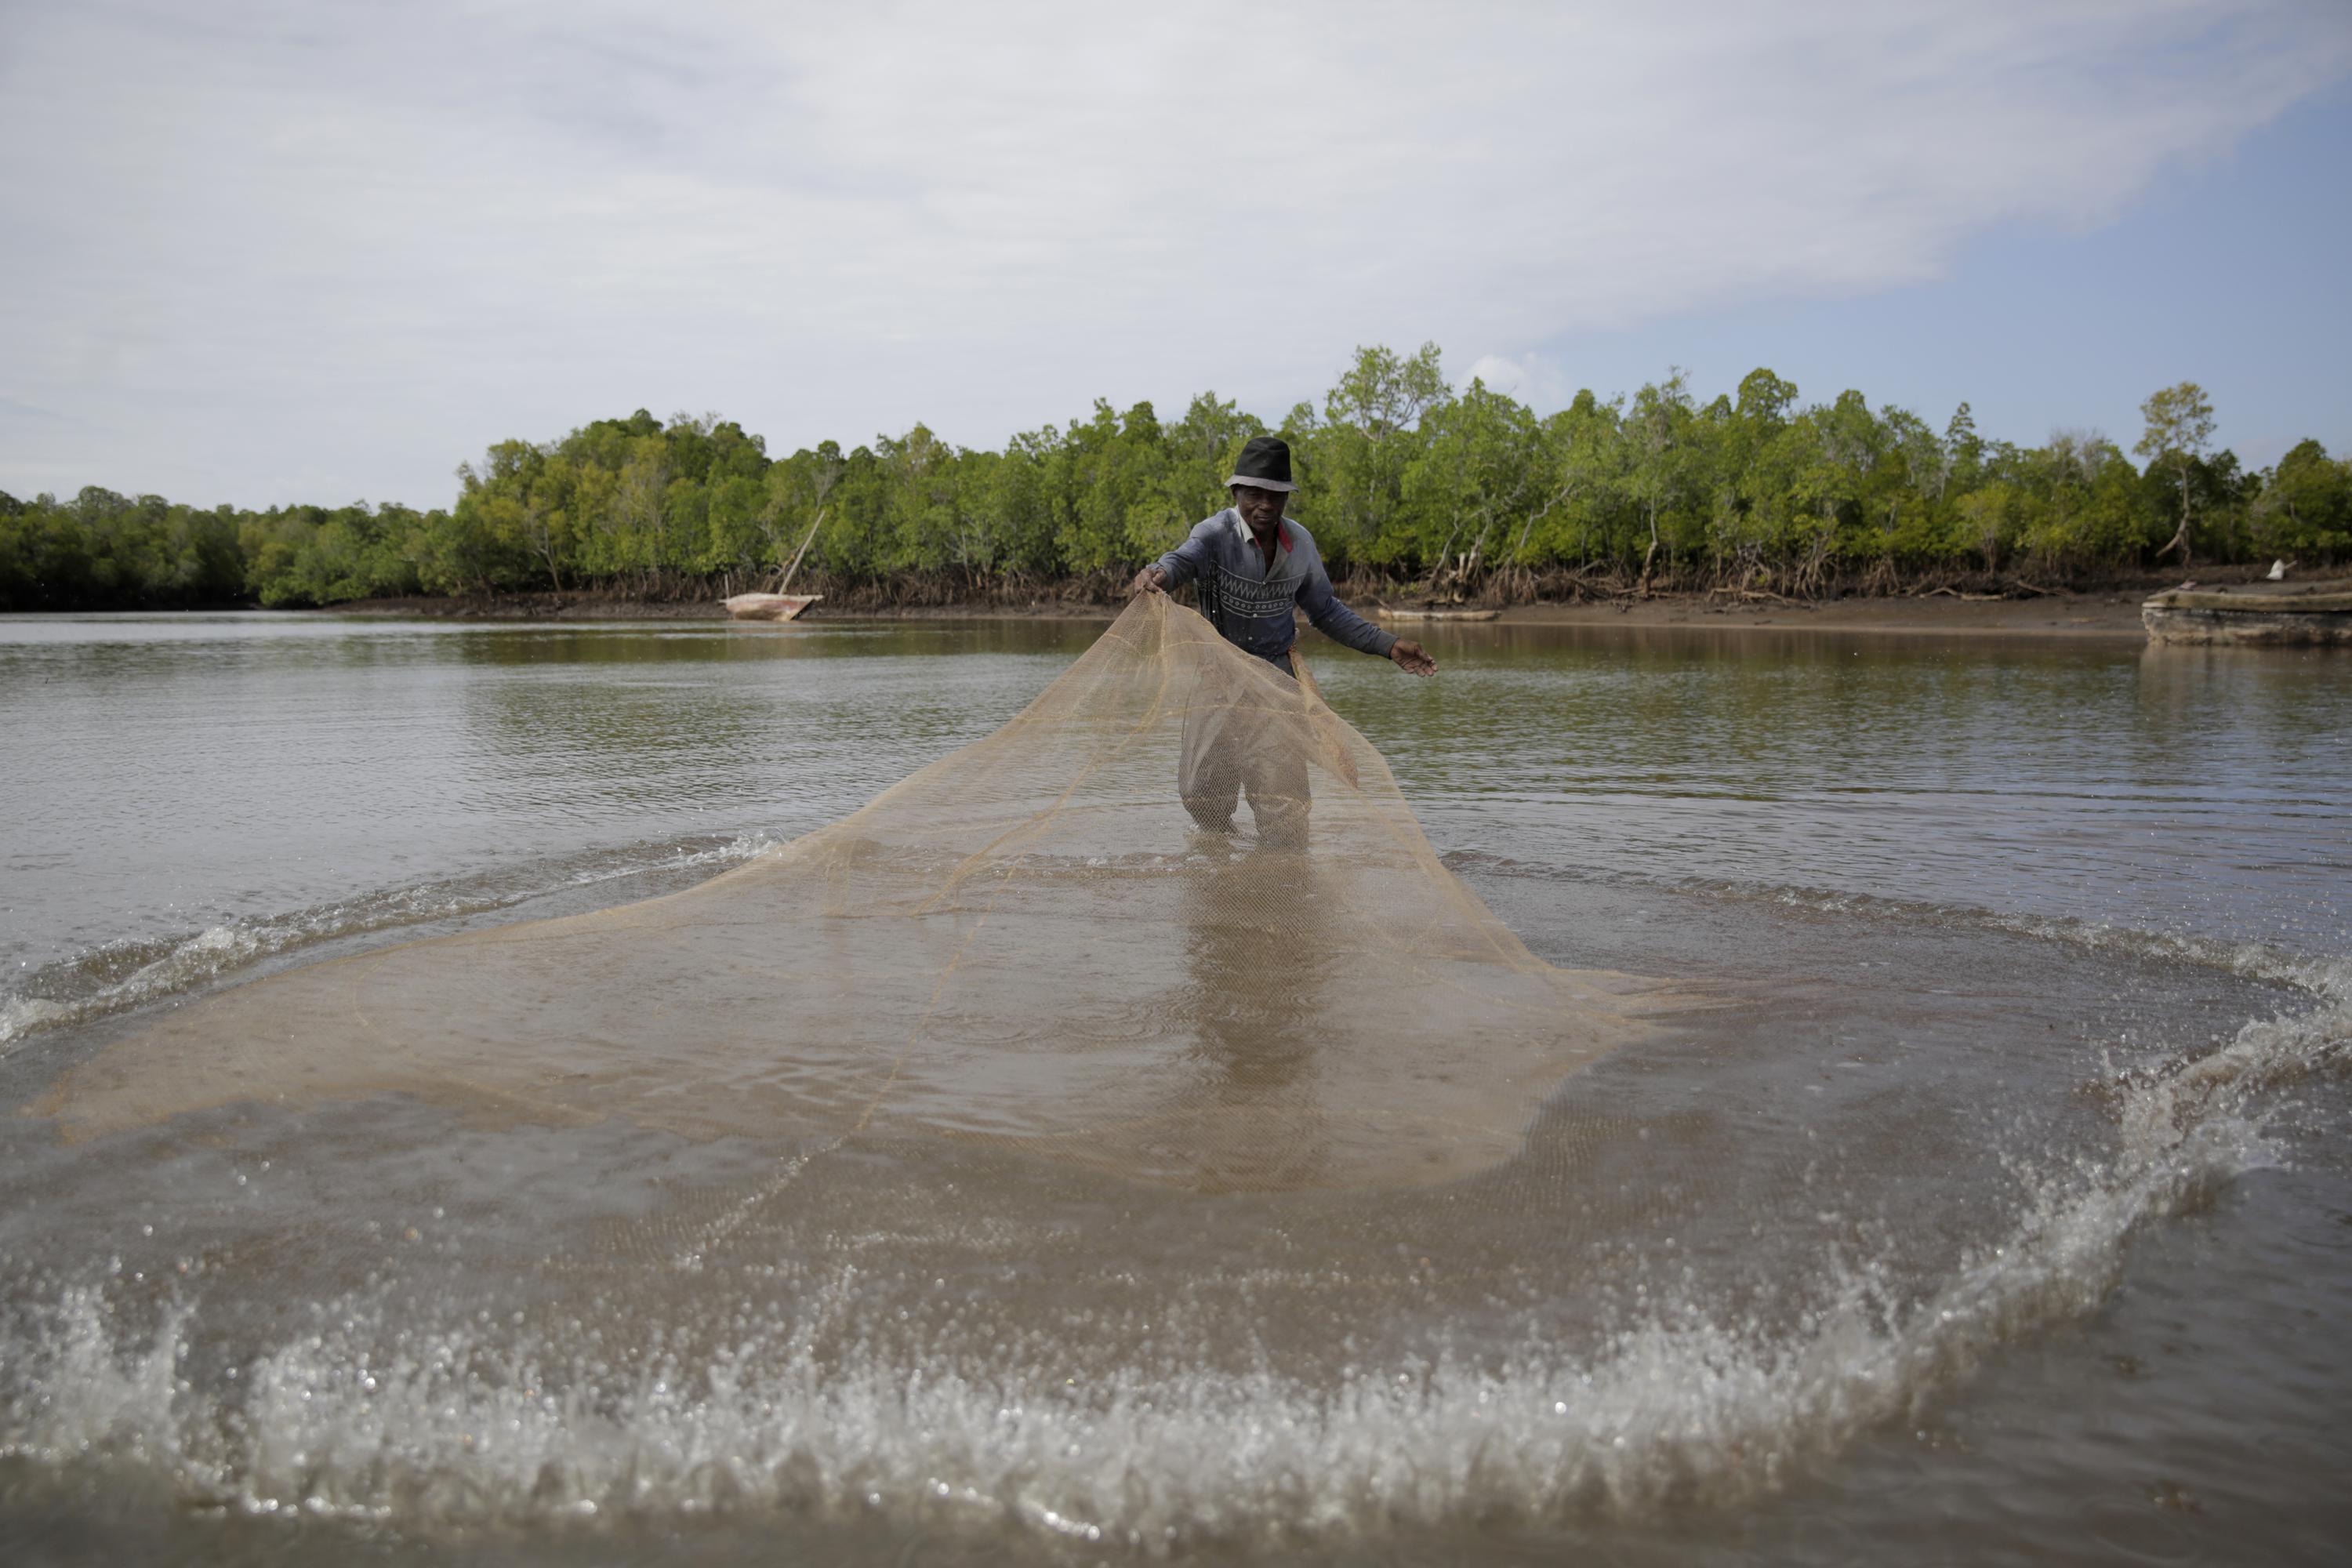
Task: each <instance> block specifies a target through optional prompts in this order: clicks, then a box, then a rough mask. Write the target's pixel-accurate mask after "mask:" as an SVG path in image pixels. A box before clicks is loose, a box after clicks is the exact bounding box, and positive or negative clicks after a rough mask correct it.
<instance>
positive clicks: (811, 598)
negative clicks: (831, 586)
mask: <svg viewBox="0 0 2352 1568" xmlns="http://www.w3.org/2000/svg"><path fill="white" fill-rule="evenodd" d="M822 598H824V595H823V594H738V595H735V596H734V597H733V598H731V599H722V600H720V601H719V604H720V605H721V606H722V607H723V608H724V609H725V610H726V611H727V613H728V614H729V615H730V616H734V617H735V618H736V619H737V620H739V621H789V620H793V619H796V618H797V617H798V616H799V615H800V613H801V612H802V611H803V610H805V609H807V608H808V607H809V606H810V605H814V604H815V603H816V602H817V601H818V600H819V599H822Z"/></svg>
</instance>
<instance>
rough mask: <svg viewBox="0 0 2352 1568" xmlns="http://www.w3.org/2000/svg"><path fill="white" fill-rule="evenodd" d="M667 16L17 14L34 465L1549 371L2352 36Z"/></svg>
mask: <svg viewBox="0 0 2352 1568" xmlns="http://www.w3.org/2000/svg"><path fill="white" fill-rule="evenodd" d="M653 15H655V16H657V17H658V19H647V17H648V14H646V13H645V11H644V8H642V7H624V6H619V5H604V4H601V3H599V4H550V5H525V4H511V5H315V4H314V5H286V6H270V5H239V4H236V3H234V0H215V3H212V4H207V5H204V6H201V7H188V6H184V5H164V6H156V7H152V8H148V9H142V8H140V7H138V6H135V5H134V6H119V7H113V8H107V9H98V8H93V7H89V6H86V5H63V4H58V5H46V6H44V5H31V6H26V5H18V6H16V7H15V8H13V9H11V10H10V11H9V12H7V13H6V14H5V19H0V62H5V63H0V195H5V200H6V205H7V211H8V212H9V214H10V230H11V233H10V238H9V242H8V244H7V245H6V246H5V247H0V343H5V352H4V353H0V488H8V489H36V488H42V487H53V488H71V487H72V486H75V485H78V484H79V483H81V482H84V481H85V480H96V481H100V482H105V483H109V484H113V485H116V486H118V487H120V488H149V489H162V490H164V491H166V492H168V493H172V494H175V495H184V496H187V497H190V498H191V499H208V498H211V497H214V496H226V497H230V498H232V499H236V500H244V501H260V500H268V499H279V498H285V497H289V496H295V495H302V496H309V497H315V498H317V499H322V500H339V499H347V498H349V497H351V496H353V495H358V494H362V493H363V494H369V495H373V496H377V497H392V496H398V497H401V498H404V499H409V500H415V501H419V502H437V501H440V500H444V499H446V496H447V494H448V493H449V492H450V489H452V485H451V481H450V480H449V479H448V478H447V475H448V473H449V471H450V469H451V468H453V467H454V466H455V464H456V463H457V461H459V460H460V459H461V458H465V457H467V456H468V455H470V454H472V453H474V452H475V451H478V449H479V447H482V446H483V445H484V444H486V443H487V442H488V441H490V440H492V439H495V438H498V437H503V436H507V435H530V436H534V437H544V436H551V435H555V434H559V433H561V432H562V430H564V429H566V428H568V427H570V426H572V425H574V424H577V423H580V422H581V421H583V420H585V419H588V418H591V417H594V416H598V415H601V414H605V413H615V412H624V413H625V412H626V411H627V410H628V409H629V408H631V407H635V406H636V405H641V404H642V405H646V406H650V407H652V408H653V409H654V410H655V411H656V413H667V412H669V411H670V410H671V409H673V408H677V407H691V408H695V409H703V408H710V407H716V408H719V409H722V410H724V411H725V412H727V413H728V414H729V415H730V416H735V417H739V418H740V419H742V420H743V421H744V422H745V424H746V425H747V426H750V427H751V428H754V429H759V430H762V431H764V432H766V433H768V434H769V435H770V436H771V437H772V439H774V440H775V441H777V442H779V443H782V444H793V443H797V442H800V441H805V440H813V439H815V438H818V437H821V436H825V435H832V436H835V437H840V438H843V439H845V440H853V441H854V440H857V439H861V438H864V437H866V436H867V435H869V434H870V433H872V432H873V431H876V430H878V429H885V428H887V429H900V428H903V427H904V426H907V425H908V424H909V423H911V422H912V421H913V420H914V419H916V418H917V417H922V418H925V419H928V420H929V421H930V422H931V423H932V424H933V426H935V427H937V428H940V430H941V431H942V432H943V433H946V434H948V435H950V437H954V438H957V439H961V440H966V441H975V442H977V441H994V440H998V439H1001V438H1002V437H1003V435H1005V434H1006V433H1007V432H1008V431H1010V430H1012V429H1013V428H1016V427H1021V426H1034V425H1036V424H1039V423H1043V422H1045V421H1046V420H1049V419H1058V418H1063V417H1067V416H1071V415H1074V414H1077V413H1081V412H1083V411H1084V409H1085V407H1086V405H1087V402H1088V401H1089V400H1090V399H1091V398H1092V397H1093V396H1094V395H1097V394H1100V395H1109V396H1111V397H1112V398H1114V400H1117V401H1122V402H1123V401H1126V400H1129V399H1131V398H1133V397H1138V396H1145V395H1156V396H1158V397H1160V398H1161V399H1163V400H1167V399H1171V398H1177V397H1181V395H1184V394H1186V393H1189V392H1191V391H1195V390H1200V389H1203V388H1208V387H1214V388H1215V389H1216V390H1217V391H1219V392H1220V393H1221V394H1223V395H1229V396H1234V395H1238V396H1240V397H1241V398H1243V400H1244V402H1245V403H1249V404H1252V405H1258V406H1268V407H1279V406H1280V405H1286V403H1288V402H1289V401H1290V400H1292V399H1294V398H1296V397H1297V396H1300V395H1307V394H1310V393H1312V392H1313V391H1315V390H1316V389H1318V388H1319V387H1321V386H1322V385H1324V384H1327V383H1328V380H1329V378H1330V376H1331V374H1332V373H1333V372H1334V371H1335V370H1336V369H1337V368H1338V366H1339V363H1341V361H1342V359H1343V358H1344V356H1345V355H1346V353H1347V352H1348V351H1349V348H1350V347H1351V346H1352V345H1354V344H1356V343H1358V342H1391V343H1394V344H1396V345H1398V346H1400V347H1410V346H1412V345H1413V344H1417V343H1419V342H1422V341H1423V340H1424V339H1431V338H1433V339H1435V340H1437V341H1438V342H1444V343H1447V344H1451V345H1454V347H1456V348H1457V349H1460V350H1464V351H1477V350H1481V349H1483V350H1485V351H1486V355H1487V357H1486V358H1485V359H1482V360H1480V361H1478V362H1477V364H1478V365H1486V366H1491V367H1493V369H1494V373H1495V374H1493V375H1491V376H1489V380H1490V383H1491V384H1496V385H1498V386H1499V385H1502V384H1503V382H1502V380H1501V379H1500V378H1501V377H1502V376H1503V375H1504V374H1517V375H1518V376H1519V377H1520V378H1521V379H1520V381H1519V382H1518V383H1517V385H1520V386H1525V385H1528V384H1530V382H1529V378H1530V377H1531V376H1533V374H1534V368H1533V364H1532V362H1530V361H1529V360H1528V359H1527V357H1526V352H1527V349H1528V346H1529V345H1531V344H1534V343H1536V342H1541V341H1544V340H1546V339H1549V338H1552V337H1554V336H1556V335H1558V334H1559V333H1562V332H1565V331H1574V330H1578V329H1583V328H1591V327H1601V326H1610V325H1618V324H1631V323H1634V322H1638V321H1645V320H1653V319H1656V318H1658V317H1661V316H1664V315H1671V314H1673V313H1675V312H1681V311H1687V310H1701V309H1710V308H1717V307H1720V306H1723V305H1726V304H1730V303H1735V302H1738V301H1740V300H1753V299H1759V298H1775V297H1790V296H1803V295H1821V294H1834V293H1840V292H1844V291H1851V290H1856V289H1876V288H1883V287H1886V286H1889V285H1893V284H1897V283H1902V282H1906V281H1910V280H1916V279H1923V278H1927V277H1931V276H1934V275H1936V274H1937V271H1938V270H1939V269H1940V268H1943V267H1944V266H1945V265H1946V264H1947V261H1948V258H1949V257H1950V256H1951V255H1952V253H1953V251H1954V248H1955V247H1957V246H1958V244H1959V243H1960V242H1962V241H1963V240H1964V239H1966V238H1968V237H1970V236H1971V235H1974V234H1977V233H1980V232H1982V231H1983V230H1985V229H1986V228H1987V227H1988V226H1995V225H2001V224H2007V223H2013V222H2017V221H2021V220H2024V221H2042V222H2055V223H2060V224H2067V225H2094V224H2096V223H2098V222H2100V221H2102V220H2103V219H2105V218H2106V217H2108V216H2112V215H2113V214H2115V213H2116V211H2117V210H2118V209H2119V208H2120V207H2121V206H2122V205H2124V204H2126V203H2127V202H2129V201H2130V200H2131V199H2132V197H2133V196H2134V195H2135V194H2137V193H2139V192H2141V191H2144V190H2145V189H2147V186H2148V185H2149V184H2150V182H2151V181H2152V180H2154V179H2155V178H2156V177H2158V174H2160V173H2161V172H2162V171H2163V170H2164V169H2165V168H2166V167H2167V166H2168V164H2170V163H2174V162H2175V161H2177V160H2180V159H2184V158H2196V157H2200V156H2210V155H2213V154H2216V153H2219V152H2220V151H2221V150H2224V149H2226V148H2227V147H2228V146H2229V145H2230V144H2231V142H2232V141H2233V140H2234V139H2235V138H2237V137H2239V136H2240V135H2242V134H2243V133H2244V132H2247V131H2248V130H2250V129H2252V128H2253V127H2255V126H2257V125H2259V124H2261V123H2263V122H2264V121H2267V120H2269V119H2270V118H2272V117H2273V116H2275V115H2276V114H2277V113H2279V112H2280V111H2281V110H2283V109H2284V108H2285V107H2286V106H2287V105H2289V104H2290V103H2292V102H2294V100H2297V99H2298V98H2300V97H2302V96H2305V95H2307V94H2309V93H2310V92H2312V91H2314V90H2315V89H2317V88H2319V87H2321V86H2324V85H2326V83H2328V82H2330V81H2332V80H2335V79H2340V78H2341V77H2342V75H2343V74H2344V73H2345V72H2346V71H2347V68H2352V26H2347V24H2346V22H2345V20H2344V12H2343V11H2342V9H2341V7H2340V5H2296V4H2282V5H2263V4H2252V3H2249V0H2077V3H2063V0H2041V3H2037V4H2030V5H2008V4H1995V3H1989V0H1963V3H1958V4H1949V5H1904V6H1887V5H1882V4H1877V3H1875V0H1839V3H1836V4H1824V5H1812V6H1808V7H1805V8H1803V9H1802V10H1801V11H1800V10H1794V9H1791V8H1784V7H1774V6H1765V5H1754V4H1749V3H1743V0H1727V3H1722V4H1714V5H1702V4H1697V3H1696V0H1694V3H1692V4H1686V5H1680V6H1675V7H1672V8H1668V9H1666V10H1664V11H1660V10H1657V9H1656V8H1649V9H1648V10H1644V9H1643V8H1637V7H1622V6H1605V7H1604V6H1592V7H1584V8H1562V7H1555V6H1523V5H1486V6H1480V7H1469V8H1460V7H1445V8H1441V7H1433V6H1424V7H1378V6H1367V5H1362V4H1354V5H1328V6H1313V5H1309V6H1294V7H1286V8H1281V9H1276V8H1271V7H1259V6H1245V5H1227V6H1218V7H1209V8H1204V9H1199V10H1193V11H1187V12H1183V13H1181V14H1179V13H1177V12H1174V11H1161V12H1155V13H1151V14H1150V16H1149V17H1148V19H1121V20H1114V19H1113V16H1114V14H1113V13H1109V12H1106V11H1105V10H1103V8H1101V7H1100V6H1098V5H1052V6H1026V7H1011V6H1006V5H987V6H949V5H898V6H890V5H866V6H860V7H854V8H852V7H844V8H839V9H837V10H835V11H833V12H830V13H827V14H824V15H814V16H812V15H807V14H803V13H801V12H800V11H799V9H798V8H779V7H773V6H768V5H757V6H750V5H747V6H741V7H723V6H707V5H706V6H693V5H672V6H670V7H667V8H665V9H664V10H662V11H660V12H659V13H656V14H653ZM1474 369H1475V367H1474ZM1479 374H1485V372H1483V371H1482V372H1479ZM1465 379H1466V378H1465ZM18 409H33V410H40V411H43V416H42V417H40V418H35V417H32V416H19V415H18V414H17V413H16V410H18Z"/></svg>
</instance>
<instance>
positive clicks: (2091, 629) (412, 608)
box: [326, 590, 2146, 638]
mask: <svg viewBox="0 0 2352 1568" xmlns="http://www.w3.org/2000/svg"><path fill="white" fill-rule="evenodd" d="M2145 597H2146V595H2144V594H2142V593H2139V592H2136V591H2132V590H2108V591H2105V592H2097V593H2080V594H2076V593H2063V592H2060V593H2050V594H2042V595H2032V596H2020V597H2015V598H1990V597H1979V596H1976V595H1969V596H1967V597H1962V596H1960V595H1956V594H1952V593H1948V592H1947V593H1936V594H1927V595H1902V596H1894V595H1888V596H1862V595H1854V596H1849V597H1845V598H1837V599H1811V600H1774V599H1730V598H1727V597H1725V596H1724V595H1704V594H1660V595H1654V596H1652V597H1650V598H1647V599H1635V598H1620V599H1595V600H1584V601H1581V602H1579V603H1572V604H1542V603H1538V604H1532V605H1511V606H1508V607H1507V608H1505V609H1503V610H1502V612H1501V614H1500V615H1499V616H1498V617H1497V618H1496V620H1494V621H1492V622H1487V623H1485V624H1487V625H1500V626H1692V627H1700V628H1705V629H1708V630H1718V631H1719V630H1738V629H1748V628H1754V629H1761V630H1810V631H1842V632H1882V633H1904V632H1928V633H1936V634H1946V633H1959V634H1993V635H2000V636H2010V637H2018V636H2033V637H2132V638H2137V637H2142V636H2144V635H2145V632H2144V629H2143V627H2142V626H2141V624H2140V603H2141V601H2142V599H2143V598H2145ZM1358 607H1359V608H1360V609H1361V610H1363V611H1364V612H1365V613H1366V614H1368V615H1369V614H1370V613H1371V612H1372V611H1373V610H1375V609H1376V608H1377V607H1379V606H1377V605H1375V604H1373V603H1369V602H1364V601H1359V602H1358ZM1398 607H1410V606H1409V605H1402V604H1400V605H1399V606H1398ZM326 613H329V614H332V615H341V616H371V617H382V618H386V619H395V618H397V619H407V618H419V619H444V618H447V619H463V620H483V621H712V620H721V619H724V618H725V612H724V611H722V610H721V609H720V608H719V605H718V604H717V602H715V601H713V600H646V599H637V598H630V597H626V596H623V595H603V594H566V595H555V594H545V595H513V596H504V597H499V598H488V599H481V598H453V597H430V596H417V597H409V598H392V599H367V600H361V601H357V602H355V603H352V604H346V605H334V606H332V607H331V609H330V610H329V611H328V612H326ZM1117 614H1118V605H1112V604H1095V603H1087V602H1084V601H1073V600H1066V599H1047V598H1041V599H1038V600H1036V601H1034V603H1028V604H1019V603H1015V604H1003V603H982V604H947V605H906V606H898V607H891V606H864V605H861V606H858V607H856V608H845V609H841V610H836V611H834V612H831V613H827V611H826V608H825V606H824V605H821V604H820V605H815V606H813V607H812V608H811V609H810V611H809V613H808V615H807V616H806V617H805V619H804V620H803V623H802V624H804V625H805V624H822V623H823V622H824V621H828V620H835V621H852V620H856V621H874V620H917V621H977V620H986V621H1001V620H1055V621H1091V622H1099V623H1105V624H1108V622H1109V621H1110V619H1111V618H1112V617H1113V616H1115V615H1117ZM1384 624H1386V625H1388V626H1390V627H1391V629H1393V630H1395V631H1398V632H1400V633H1402V634H1403V635H1404V636H1407V637H1415V636H1419V635H1422V634H1423V632H1424V631H1429V630H1434V629H1436V628H1437V627H1438V626H1450V625H1453V624H1454V623H1448V622H1437V623H1427V624H1423V623H1419V622H1415V621H1412V620H1396V621H1391V622H1387V623H1384Z"/></svg>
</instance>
